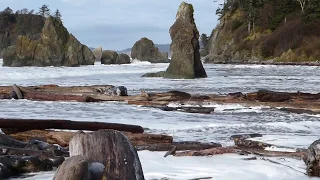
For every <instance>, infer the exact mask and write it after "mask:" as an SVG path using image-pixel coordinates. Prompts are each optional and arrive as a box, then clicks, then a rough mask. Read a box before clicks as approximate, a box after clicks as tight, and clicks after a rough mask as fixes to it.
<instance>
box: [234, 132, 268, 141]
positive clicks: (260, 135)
mask: <svg viewBox="0 0 320 180" xmlns="http://www.w3.org/2000/svg"><path fill="white" fill-rule="evenodd" d="M256 137H262V134H258V133H252V134H236V135H232V136H231V137H230V139H231V140H235V139H248V138H256Z"/></svg>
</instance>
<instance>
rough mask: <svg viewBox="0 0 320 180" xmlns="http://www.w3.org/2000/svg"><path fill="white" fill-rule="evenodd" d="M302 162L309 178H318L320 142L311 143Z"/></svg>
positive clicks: (319, 173) (319, 171)
mask: <svg viewBox="0 0 320 180" xmlns="http://www.w3.org/2000/svg"><path fill="white" fill-rule="evenodd" d="M304 162H305V164H306V166H307V174H308V175H309V176H316V177H320V140H317V141H315V142H313V143H312V144H311V145H310V147H309V148H308V151H307V154H306V157H305V158H304Z"/></svg>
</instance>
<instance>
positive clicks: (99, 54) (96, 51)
mask: <svg viewBox="0 0 320 180" xmlns="http://www.w3.org/2000/svg"><path fill="white" fill-rule="evenodd" d="M92 53H93V55H94V57H95V58H96V61H101V57H102V47H98V48H96V49H94V50H93V51H92Z"/></svg>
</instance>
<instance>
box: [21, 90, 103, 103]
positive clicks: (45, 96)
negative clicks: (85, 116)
mask: <svg viewBox="0 0 320 180" xmlns="http://www.w3.org/2000/svg"><path fill="white" fill-rule="evenodd" d="M24 98H25V99H28V100H36V101H76V102H97V101H98V100H96V99H93V98H91V97H90V96H86V95H70V94H55V93H47V92H28V93H25V94H24Z"/></svg>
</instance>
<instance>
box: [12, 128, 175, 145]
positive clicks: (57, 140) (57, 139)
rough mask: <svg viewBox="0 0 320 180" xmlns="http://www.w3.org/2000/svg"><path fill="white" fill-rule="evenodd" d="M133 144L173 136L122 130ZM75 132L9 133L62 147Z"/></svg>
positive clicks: (168, 141) (165, 140) (168, 140)
mask: <svg viewBox="0 0 320 180" xmlns="http://www.w3.org/2000/svg"><path fill="white" fill-rule="evenodd" d="M122 133H123V134H124V135H125V136H126V137H127V138H128V139H129V140H130V142H131V143H132V144H133V145H134V146H144V145H147V144H171V143H172V142H173V137H172V136H168V135H158V134H148V133H143V134H139V133H130V132H122ZM75 134H77V132H69V131H50V130H30V131H25V132H19V133H15V134H10V136H11V137H13V138H14V139H17V140H20V141H24V142H29V141H30V140H35V139H36V140H41V141H44V142H47V143H49V144H58V145H60V146H62V147H66V146H69V141H70V140H71V139H72V137H73V136H74V135H75Z"/></svg>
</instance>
